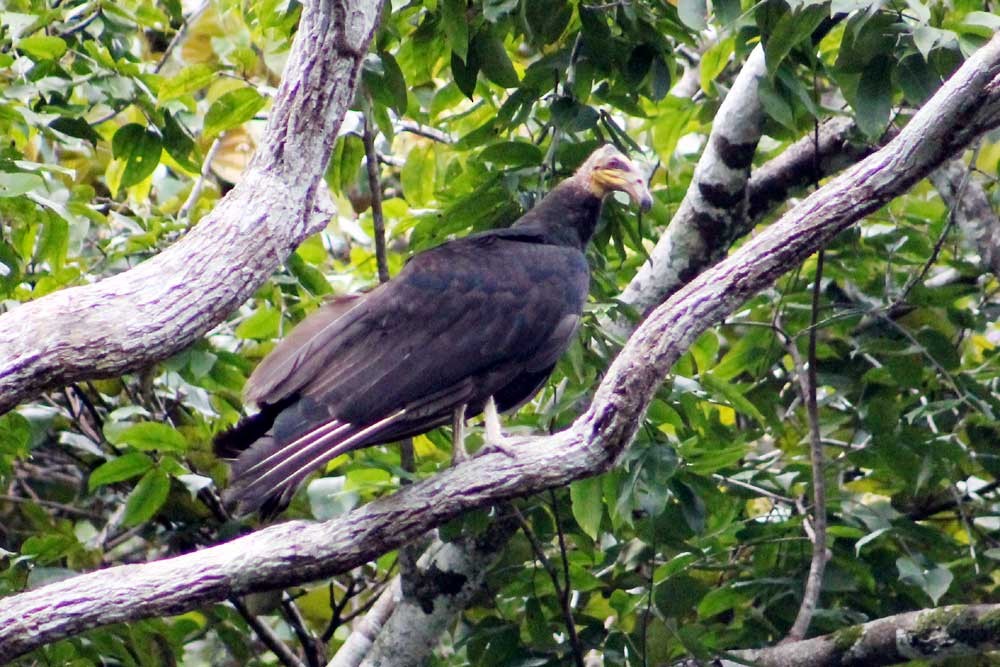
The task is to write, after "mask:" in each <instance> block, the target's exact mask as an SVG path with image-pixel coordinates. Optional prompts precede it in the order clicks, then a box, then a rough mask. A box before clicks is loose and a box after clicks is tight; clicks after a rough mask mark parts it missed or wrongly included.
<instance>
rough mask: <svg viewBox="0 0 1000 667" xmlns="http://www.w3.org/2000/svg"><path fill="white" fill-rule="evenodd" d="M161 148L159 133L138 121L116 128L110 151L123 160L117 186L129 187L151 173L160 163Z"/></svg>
mask: <svg viewBox="0 0 1000 667" xmlns="http://www.w3.org/2000/svg"><path fill="white" fill-rule="evenodd" d="M162 150H163V145H162V143H161V142H160V135H159V134H157V133H155V132H153V131H152V130H150V129H148V128H146V127H143V126H142V125H139V124H138V123H129V124H128V125H123V126H122V127H120V128H118V131H117V132H115V136H114V137H112V139H111V153H112V154H113V155H114V156H115V157H116V158H118V159H119V160H124V161H125V170H124V171H123V172H122V178H121V183H120V186H119V187H123V188H127V187H131V186H133V185H135V184H136V183H139V182H141V181H142V180H143V179H145V178H146V177H148V176H149V175H150V174H152V173H153V170H154V169H156V165H158V164H159V163H160V153H161V152H162Z"/></svg>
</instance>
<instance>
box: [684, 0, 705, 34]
mask: <svg viewBox="0 0 1000 667" xmlns="http://www.w3.org/2000/svg"><path fill="white" fill-rule="evenodd" d="M677 15H678V16H679V17H680V19H681V23H683V24H684V25H686V26H687V27H689V28H691V29H692V30H704V29H705V27H706V26H707V25H708V22H707V18H708V6H707V5H706V3H705V0H679V1H678V2H677Z"/></svg>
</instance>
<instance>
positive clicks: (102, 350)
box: [0, 0, 381, 413]
mask: <svg viewBox="0 0 1000 667" xmlns="http://www.w3.org/2000/svg"><path fill="white" fill-rule="evenodd" d="M380 7H381V2H379V0H322V1H319V0H317V2H312V3H307V4H306V8H305V10H304V12H303V15H302V20H301V22H300V25H299V33H298V35H297V36H296V39H295V44H294V46H293V48H292V53H291V55H290V57H289V59H288V65H287V66H286V69H285V74H284V78H283V80H282V84H281V87H280V88H279V89H278V93H277V96H276V98H275V100H274V104H273V106H272V109H271V113H270V117H269V120H268V125H267V129H266V131H265V134H264V138H263V141H262V142H261V147H260V148H259V149H258V151H257V153H256V154H255V155H254V158H253V161H252V162H251V164H250V165H249V167H248V169H247V172H246V174H245V175H244V177H243V180H242V181H241V182H240V183H239V185H237V186H236V188H234V189H233V190H232V191H231V192H230V193H229V194H228V195H227V196H226V198H225V199H223V200H222V201H221V202H220V203H219V205H218V206H217V207H216V208H215V210H213V211H212V212H211V213H210V214H209V215H207V216H205V217H204V218H202V219H201V220H200V221H199V223H198V224H197V226H196V227H194V229H192V230H191V231H190V232H188V234H187V235H186V236H185V237H184V238H183V239H181V240H180V241H178V242H177V243H175V244H174V245H173V246H171V247H170V248H168V249H166V250H165V251H164V252H162V253H160V254H159V255H157V256H156V257H153V258H152V259H150V260H148V261H146V262H143V263H142V264H140V265H138V266H137V267H135V268H134V269H131V270H129V271H126V272H124V273H120V274H118V275H116V276H112V277H110V278H106V279H104V280H101V281H100V282H97V283H94V284H91V285H85V286H80V287H72V288H69V289H64V290H61V291H59V292H55V293H53V294H50V295H48V296H45V297H42V298H40V299H38V300H36V301H31V302H28V303H26V304H23V305H21V306H19V307H17V308H15V309H14V310H12V311H11V312H8V313H6V314H4V315H3V316H0V413H3V412H5V411H7V410H9V409H11V408H12V407H14V406H15V405H17V404H18V403H20V402H21V401H23V400H25V399H27V398H30V397H32V396H34V395H35V394H37V393H38V392H40V391H42V390H44V389H47V388H50V387H57V386H61V385H66V384H69V383H71V382H75V381H78V380H83V379H87V378H97V377H111V376H117V375H121V374H122V373H126V372H128V371H133V370H136V369H139V368H143V367H145V366H148V365H149V364H152V363H154V362H156V361H159V360H161V359H165V358H167V357H169V356H171V355H173V354H175V353H177V352H179V351H180V350H182V349H184V348H185V347H187V346H188V345H190V344H191V343H192V342H193V341H194V340H195V339H197V338H198V337H199V336H201V335H203V334H204V333H205V332H207V331H208V330H209V329H211V328H212V327H214V326H215V325H217V324H218V323H219V322H221V321H223V320H224V319H225V318H226V317H227V316H228V315H229V314H230V313H232V312H233V311H234V310H235V309H236V308H237V307H238V306H239V305H240V304H241V303H243V302H244V301H245V300H246V299H247V298H248V297H249V296H251V295H252V294H253V293H254V291H255V290H256V289H257V288H258V287H259V286H260V285H261V284H262V283H263V282H264V281H265V280H266V279H267V278H268V276H270V275H271V273H272V272H273V271H274V269H275V268H277V266H278V265H279V264H280V263H281V262H282V261H283V260H284V259H285V258H286V257H287V256H288V255H289V253H291V252H292V251H293V250H294V249H295V247H296V246H297V245H298V244H299V243H301V242H302V240H303V239H305V238H306V237H307V236H308V235H310V234H313V233H315V232H317V231H319V230H321V229H323V227H324V226H325V225H326V224H327V222H329V219H330V216H331V215H332V214H333V210H332V209H330V208H328V207H326V206H324V205H323V200H322V199H319V198H318V196H317V191H318V188H320V187H324V186H323V185H322V176H323V170H324V169H325V166H326V162H327V160H328V158H329V155H330V151H331V149H332V146H333V142H334V141H335V139H336V137H337V130H338V128H339V127H340V122H341V120H342V119H343V116H344V112H345V111H346V110H347V108H348V107H349V105H350V103H351V101H352V99H353V97H354V89H355V86H356V83H357V78H358V71H359V69H360V66H361V62H362V59H363V58H364V56H365V53H367V51H368V44H369V42H370V41H371V38H372V35H373V33H374V29H375V23H376V20H377V18H378V13H379V10H380Z"/></svg>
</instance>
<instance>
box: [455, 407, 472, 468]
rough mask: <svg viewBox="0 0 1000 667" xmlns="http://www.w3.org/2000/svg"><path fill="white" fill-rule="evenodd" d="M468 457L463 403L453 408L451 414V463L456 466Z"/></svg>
mask: <svg viewBox="0 0 1000 667" xmlns="http://www.w3.org/2000/svg"><path fill="white" fill-rule="evenodd" d="M468 458H469V452H467V451H466V450H465V403H463V404H462V405H460V406H458V407H457V408H455V412H454V413H452V416H451V465H453V466H456V465H458V464H459V463H461V462H462V461H465V460H467V459H468Z"/></svg>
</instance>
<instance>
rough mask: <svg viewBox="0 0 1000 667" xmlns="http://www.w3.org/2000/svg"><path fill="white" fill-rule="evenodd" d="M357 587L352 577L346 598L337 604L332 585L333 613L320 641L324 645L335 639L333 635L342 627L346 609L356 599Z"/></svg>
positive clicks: (331, 602)
mask: <svg viewBox="0 0 1000 667" xmlns="http://www.w3.org/2000/svg"><path fill="white" fill-rule="evenodd" d="M356 586H357V581H355V579H354V578H353V577H352V578H351V581H350V583H348V584H347V588H345V589H344V596H343V597H342V598H340V601H339V602H337V601H336V600H335V599H334V596H333V589H334V587H333V582H331V583H330V610H331V611H332V612H333V613H332V614H331V616H330V623H329V624H327V626H326V630H324V631H323V634H322V635H320V639H322V640H323V643H324V644H326V643H328V642H329V641H330V640H331V639H333V633H334V632H336V631H337V628H339V627H340V626H341V624H342V623H343V622H344V609H346V608H347V604H348V603H349V602H350V601H351V598H353V597H354V588H355V587H356Z"/></svg>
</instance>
